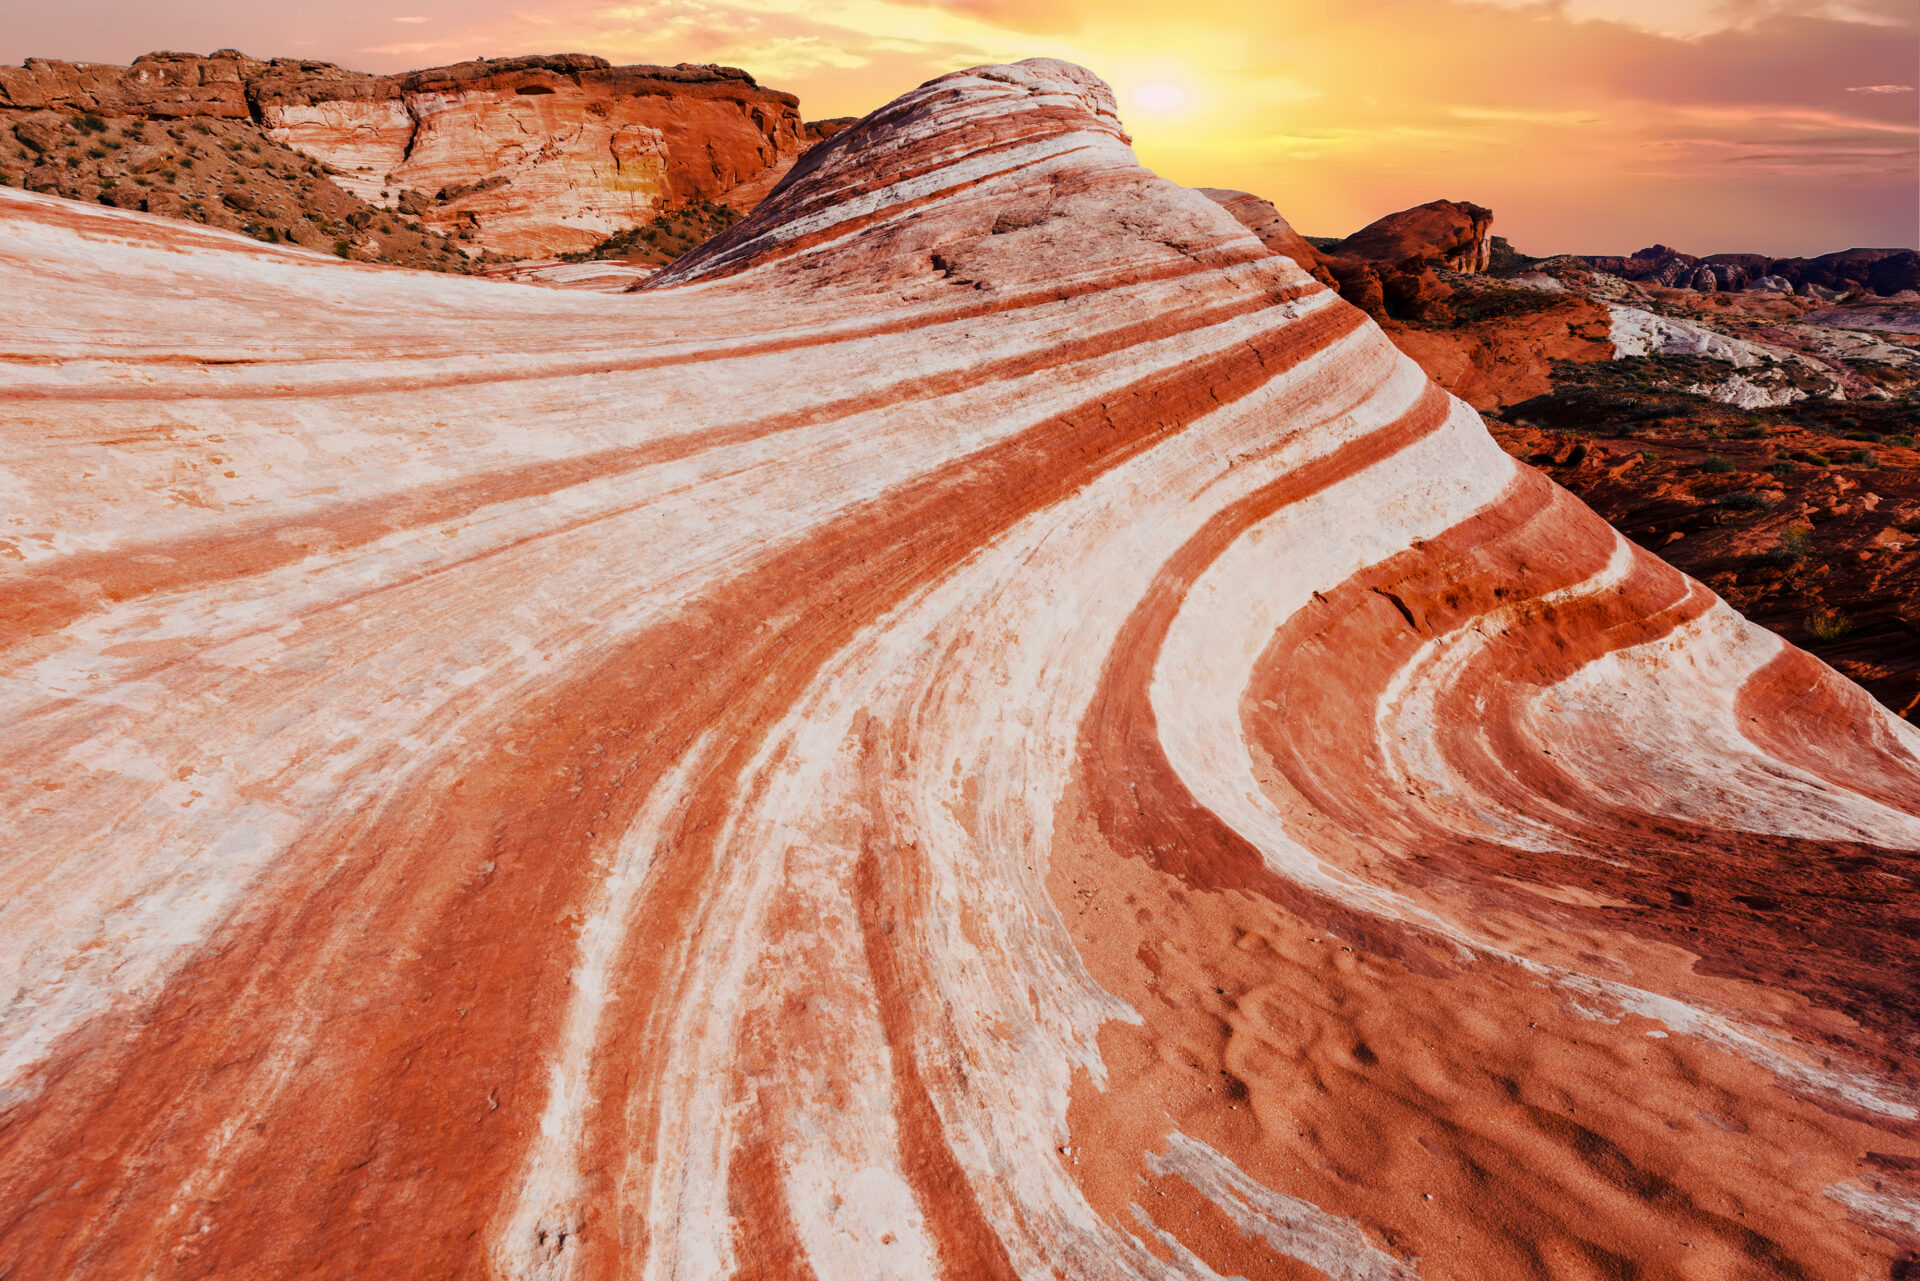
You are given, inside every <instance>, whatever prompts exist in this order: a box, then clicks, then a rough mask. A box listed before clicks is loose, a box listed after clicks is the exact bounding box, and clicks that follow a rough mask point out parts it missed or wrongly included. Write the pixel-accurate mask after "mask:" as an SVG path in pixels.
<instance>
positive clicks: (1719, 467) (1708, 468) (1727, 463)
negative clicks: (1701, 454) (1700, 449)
mask: <svg viewBox="0 0 1920 1281" xmlns="http://www.w3.org/2000/svg"><path fill="white" fill-rule="evenodd" d="M1700 470H1701V471H1705V472H1715V473H1721V472H1730V471H1732V470H1733V462H1732V460H1731V459H1726V458H1722V457H1721V456H1720V455H1718V454H1708V455H1707V458H1706V461H1705V462H1703V463H1701V464H1700Z"/></svg>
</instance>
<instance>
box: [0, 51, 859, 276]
mask: <svg viewBox="0 0 1920 1281" xmlns="http://www.w3.org/2000/svg"><path fill="white" fill-rule="evenodd" d="M9 109H11V110H12V111H17V112H50V111H57V112H94V113H103V114H105V115H107V116H110V117H122V116H124V117H133V118H136V119H146V120H175V119H185V118H190V117H205V118H211V119H219V120H230V121H236V122H252V123H253V124H257V125H258V126H259V127H260V128H261V129H264V130H265V132H266V133H267V135H268V137H270V138H272V139H273V140H274V141H275V142H278V143H281V144H284V145H286V146H288V147H291V148H293V149H295V150H297V151H299V152H300V153H301V154H303V155H306V156H308V157H311V158H313V159H315V160H318V161H320V162H322V163H324V164H325V165H327V166H328V168H329V172H330V174H331V176H332V177H333V178H334V179H335V180H337V181H338V182H339V183H340V185H341V186H342V187H344V188H345V189H346V190H347V191H349V192H350V193H352V194H353V195H354V196H356V197H358V198H360V199H362V200H364V201H366V202H367V203H369V204H370V205H372V206H374V207H376V208H382V209H386V210H390V211H392V213H393V214H395V215H398V216H400V217H403V218H406V219H408V220H411V221H417V222H418V223H420V224H421V225H422V226H423V227H424V228H425V229H426V230H427V231H428V232H430V233H436V234H444V235H455V236H459V237H460V238H461V239H462V240H463V242H465V243H466V244H467V245H469V246H471V247H474V248H479V249H486V250H491V251H494V252H498V253H505V254H515V255H533V256H538V255H543V254H552V253H558V252H563V251H573V250H586V249H590V248H591V247H593V246H594V245H595V244H597V243H599V242H600V241H601V240H603V239H605V238H606V237H607V236H608V235H610V234H613V233H615V232H619V231H622V230H625V229H627V228H630V227H634V226H638V225H641V224H644V223H646V222H648V221H649V220H650V219H652V218H653V217H654V216H655V215H656V213H658V212H659V211H660V210H662V209H665V208H669V207H677V206H684V205H687V204H689V203H693V202H698V201H709V200H711V201H722V202H725V203H728V204H730V205H732V206H733V207H735V208H736V209H739V210H742V211H744V210H746V209H748V208H751V207H752V206H753V205H754V204H755V203H757V202H758V201H759V200H760V199H761V198H762V197H763V196H764V195H765V194H766V193H767V192H768V191H769V190H771V189H772V187H773V185H774V183H776V182H777V181H778V180H779V178H780V176H781V175H783V174H784V173H785V172H786V171H787V169H788V168H790V167H791V166H792V164H793V162H794V160H795V158H797V157H798V156H799V154H800V153H801V152H802V151H804V150H805V149H806V148H807V147H808V146H810V145H812V143H813V142H815V141H818V140H819V139H820V138H823V137H827V136H830V135H831V133H832V131H833V130H834V129H835V128H836V127H838V126H839V125H841V124H843V122H832V121H829V122H819V123H818V124H817V125H816V126H815V127H814V128H813V129H811V130H809V129H808V127H807V126H806V125H804V124H803V123H802V121H801V119H800V115H799V100H798V99H796V98H795V97H794V96H793V95H791V94H786V93H781V92H778V91H777V90H772V89H767V88H763V87H762V86H760V85H758V84H757V83H756V82H755V81H754V79H753V77H752V76H750V75H748V74H747V73H746V72H744V71H741V70H738V69H737V68H732V67H717V66H695V65H691V64H681V65H679V66H674V67H664V66H645V65H639V66H624V67H616V66H612V65H610V64H609V63H608V62H607V61H606V60H605V59H604V58H596V57H591V56H588V55H585V54H565V55H558V56H534V57H523V58H500V59H492V60H482V61H475V62H464V63H459V64H456V65H454V66H448V67H436V68H430V69H427V70H422V71H413V72H408V73H406V74H404V75H397V76H374V75H368V74H366V73H363V72H355V71H348V70H345V69H343V68H340V67H337V66H334V65H332V64H330V63H322V62H311V61H303V60H299V59H288V58H274V59H264V60H263V59H258V58H249V57H246V56H245V55H242V54H239V53H237V52H235V51H233V50H222V51H220V52H218V53H215V54H212V55H209V56H207V57H200V56H198V55H194V54H179V53H156V54H148V55H146V56H145V57H142V58H139V59H136V60H135V61H134V63H133V64H132V65H131V66H128V67H112V66H104V65H99V64H90V63H64V62H54V61H49V60H45V59H31V60H29V61H28V62H27V63H26V65H25V66H23V67H20V68H0V122H4V121H5V119H6V118H8V117H9V115H10V111H9ZM30 127H31V126H30Z"/></svg>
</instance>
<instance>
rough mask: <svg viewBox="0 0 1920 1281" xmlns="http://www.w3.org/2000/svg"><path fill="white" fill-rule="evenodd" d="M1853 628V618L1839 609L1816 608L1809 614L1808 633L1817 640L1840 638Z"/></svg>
mask: <svg viewBox="0 0 1920 1281" xmlns="http://www.w3.org/2000/svg"><path fill="white" fill-rule="evenodd" d="M1852 630H1853V620H1852V619H1851V618H1848V617H1847V616H1846V615H1845V614H1843V613H1841V612H1840V611H1839V610H1837V609H1816V610H1814V611H1813V612H1812V613H1810V614H1808V615H1807V635H1809V636H1811V637H1813V638H1814V639H1815V640H1823V641H1830V640H1839V639H1840V638H1841V637H1842V636H1845V635H1846V634H1847V633H1848V632H1850V631H1852Z"/></svg>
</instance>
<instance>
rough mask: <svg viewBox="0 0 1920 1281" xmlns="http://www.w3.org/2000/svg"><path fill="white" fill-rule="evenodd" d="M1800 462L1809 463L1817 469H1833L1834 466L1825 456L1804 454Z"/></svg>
mask: <svg viewBox="0 0 1920 1281" xmlns="http://www.w3.org/2000/svg"><path fill="white" fill-rule="evenodd" d="M1800 461H1801V462H1803V463H1809V464H1811V465H1812V466H1815V467H1831V466H1832V465H1833V460H1832V459H1831V458H1828V457H1827V456H1826V455H1825V454H1802V455H1800Z"/></svg>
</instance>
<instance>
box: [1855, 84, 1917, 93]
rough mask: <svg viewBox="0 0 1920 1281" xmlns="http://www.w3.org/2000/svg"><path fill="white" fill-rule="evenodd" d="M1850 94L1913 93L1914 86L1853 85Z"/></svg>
mask: <svg viewBox="0 0 1920 1281" xmlns="http://www.w3.org/2000/svg"><path fill="white" fill-rule="evenodd" d="M1847 92H1848V93H1912V92H1913V86H1912V85H1853V86H1851V87H1849V88H1848V90H1847Z"/></svg>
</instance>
